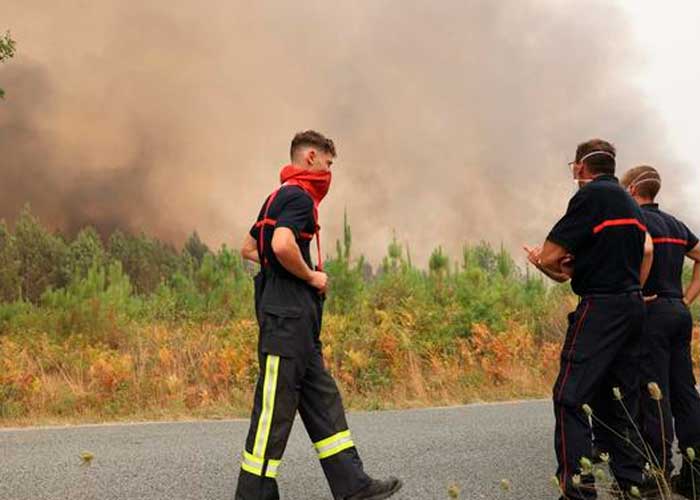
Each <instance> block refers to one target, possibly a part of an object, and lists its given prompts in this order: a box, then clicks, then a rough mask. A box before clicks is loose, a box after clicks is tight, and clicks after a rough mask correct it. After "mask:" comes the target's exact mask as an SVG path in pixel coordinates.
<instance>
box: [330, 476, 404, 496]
mask: <svg viewBox="0 0 700 500" xmlns="http://www.w3.org/2000/svg"><path fill="white" fill-rule="evenodd" d="M401 486H403V484H402V483H401V480H400V479H396V478H395V477H390V478H389V479H387V480H386V481H379V480H377V479H372V481H371V482H370V483H369V484H368V485H367V486H365V487H364V488H362V489H361V490H360V491H358V492H357V493H355V494H354V495H350V496H349V497H345V499H344V500H383V499H384V498H389V497H390V496H392V495H393V494H394V493H396V492H397V491H399V490H400V489H401Z"/></svg>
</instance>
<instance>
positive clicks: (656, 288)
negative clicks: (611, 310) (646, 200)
mask: <svg viewBox="0 0 700 500" xmlns="http://www.w3.org/2000/svg"><path fill="white" fill-rule="evenodd" d="M642 213H643V214H644V220H645V222H646V225H647V228H648V229H649V234H650V235H651V237H652V240H653V241H654V263H653V265H652V266H651V273H650V274H649V279H648V280H647V282H646V284H645V286H644V295H648V296H652V295H658V296H659V297H670V298H677V299H680V298H683V264H684V261H685V255H686V254H687V253H688V252H690V251H691V250H692V249H693V248H695V247H696V246H697V244H698V238H697V237H696V236H695V235H694V234H693V233H692V232H691V231H690V229H688V227H687V226H686V225H685V224H683V223H682V222H681V221H679V220H678V219H676V218H675V217H673V216H672V215H670V214H667V213H666V212H662V211H661V210H659V205H657V204H656V203H650V204H648V205H642Z"/></svg>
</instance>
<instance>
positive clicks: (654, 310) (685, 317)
mask: <svg viewBox="0 0 700 500" xmlns="http://www.w3.org/2000/svg"><path fill="white" fill-rule="evenodd" d="M621 184H622V185H623V186H624V187H625V188H627V190H628V191H629V193H630V194H631V195H632V197H633V198H634V199H635V200H636V201H637V203H638V204H639V205H640V206H641V208H642V211H643V214H644V219H645V224H646V226H647V228H648V230H649V234H650V235H651V237H652V239H653V242H654V263H653V265H652V268H651V273H650V275H649V280H648V281H647V282H646V285H645V287H644V295H645V297H647V322H646V329H645V335H644V343H643V362H642V387H643V388H644V386H645V385H647V384H650V383H656V384H657V385H658V387H659V390H656V389H655V388H652V390H649V391H643V392H642V411H641V424H642V425H641V428H642V433H643V435H644V438H645V441H647V444H648V445H649V446H650V448H651V451H652V453H653V457H652V458H653V460H654V461H655V462H657V463H656V464H654V465H655V466H657V467H658V468H659V469H661V470H662V471H663V472H664V474H665V475H666V476H667V477H668V476H670V474H671V471H672V469H673V462H672V460H671V459H672V449H671V445H672V443H673V440H674V423H675V434H676V435H677V437H678V442H679V446H680V449H681V453H682V454H683V455H684V459H683V465H682V467H681V472H680V474H679V475H677V476H675V477H674V478H673V480H672V486H673V489H674V490H675V492H676V493H679V494H681V495H683V496H685V497H686V498H695V495H696V493H694V492H693V483H694V484H695V488H696V489H697V490H698V491H700V473H698V470H700V469H699V468H700V395H698V391H697V389H696V381H695V376H694V375H693V361H692V357H691V352H690V343H691V339H692V335H693V318H692V315H691V314H690V311H689V310H688V306H689V305H690V304H692V302H693V301H694V300H695V299H696V298H697V297H698V295H699V294H700V244H698V238H697V237H696V236H695V235H694V234H693V233H692V232H691V231H690V230H689V229H688V227H687V226H686V225H685V224H684V223H683V222H681V221H679V220H678V219H676V218H675V217H673V216H672V215H670V214H668V213H666V212H664V211H662V210H661V209H660V208H659V205H658V204H656V202H655V199H656V196H657V195H658V193H659V191H660V189H661V176H660V175H659V173H658V171H657V170H656V169H655V168H653V167H651V166H640V167H635V168H633V169H631V170H629V171H628V172H627V173H626V174H625V175H624V176H623V177H622V180H621ZM686 256H687V257H689V258H690V259H692V260H694V261H695V267H694V270H693V278H692V280H691V282H690V284H689V286H688V288H687V289H686V290H685V291H684V290H683V265H684V262H685V258H686ZM659 406H660V407H661V411H659ZM689 450H692V451H689ZM695 457H697V460H698V461H696V462H695V463H694V464H693V465H692V466H691V463H692V462H693V458H695ZM693 476H694V477H693Z"/></svg>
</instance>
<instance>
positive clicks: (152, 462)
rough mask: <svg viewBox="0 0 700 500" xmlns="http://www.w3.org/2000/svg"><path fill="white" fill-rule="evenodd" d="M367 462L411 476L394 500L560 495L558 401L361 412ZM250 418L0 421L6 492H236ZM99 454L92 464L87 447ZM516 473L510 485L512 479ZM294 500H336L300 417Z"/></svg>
mask: <svg viewBox="0 0 700 500" xmlns="http://www.w3.org/2000/svg"><path fill="white" fill-rule="evenodd" d="M349 420H350V427H351V430H352V432H353V434H354V439H355V443H356V444H357V445H358V448H359V450H360V453H361V456H362V457H363V460H364V462H365V469H366V470H367V471H368V472H369V473H370V474H371V475H374V476H378V477H384V476H387V475H390V474H395V475H397V476H399V477H401V478H402V479H403V480H404V488H403V490H402V491H401V492H400V493H399V494H398V495H396V496H395V497H394V498H397V499H412V500H433V499H436V500H437V499H439V500H444V499H446V498H449V497H448V489H449V488H450V487H453V485H456V487H457V488H458V489H459V490H460V492H461V493H460V495H459V498H463V499H473V500H475V499H507V498H513V499H515V498H517V499H538V500H539V499H550V498H551V499H556V498H557V495H556V492H555V491H554V488H553V486H552V485H551V482H550V478H551V476H552V474H553V472H554V467H555V466H554V456H553V451H552V446H553V445H552V439H553V417H552V410H551V403H549V402H546V401H529V402H513V403H497V404H476V405H468V406H462V407H456V408H436V409H424V410H408V411H386V412H371V413H364V412H360V413H352V414H350V415H349ZM247 428H248V423H247V421H245V420H230V421H215V422H211V421H206V422H179V423H145V424H125V425H123V424H110V425H94V426H92V425H89V426H75V427H65V428H63V427H60V428H31V429H6V430H0V499H1V500H43V499H66V500H81V499H95V500H117V499H119V500H126V499H144V500H180V499H182V500H185V499H188V500H189V499H192V500H194V499H197V500H199V499H202V500H203V499H207V500H223V499H229V500H233V492H234V488H235V479H236V477H237V474H238V456H239V454H240V450H241V446H242V445H243V442H244V438H245V434H246V431H247ZM83 452H90V453H91V454H92V455H93V456H94V458H93V459H92V461H91V462H90V464H89V465H85V464H84V463H83V461H82V460H81V458H80V455H81V453H83ZM504 479H505V480H508V481H509V483H510V490H509V491H504V490H503V488H502V485H501V482H502V481H503V480H504ZM279 483H280V491H281V494H282V498H283V499H288V500H321V499H330V498H331V496H330V493H329V490H328V487H327V485H326V483H325V479H324V477H323V473H322V471H321V468H320V466H319V465H318V462H317V461H316V459H315V456H314V451H313V448H312V447H311V444H310V442H309V440H308V437H307V436H306V433H305V431H304V429H303V426H302V425H301V422H299V421H297V423H296V424H295V426H294V430H293V433H292V436H291V438H290V442H289V446H288V448H287V452H286V454H285V457H284V460H283V462H282V465H281V468H280V476H279Z"/></svg>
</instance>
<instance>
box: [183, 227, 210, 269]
mask: <svg viewBox="0 0 700 500" xmlns="http://www.w3.org/2000/svg"><path fill="white" fill-rule="evenodd" d="M184 251H185V252H187V253H188V254H190V256H192V258H193V259H194V261H195V262H196V263H197V265H201V264H202V261H203V260H204V256H205V255H207V254H210V253H211V251H210V250H209V247H208V246H207V245H206V244H205V243H204V242H203V241H202V240H201V239H200V238H199V234H197V231H194V232H193V233H192V234H191V235H190V237H189V238H187V241H186V242H185V247H184Z"/></svg>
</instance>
